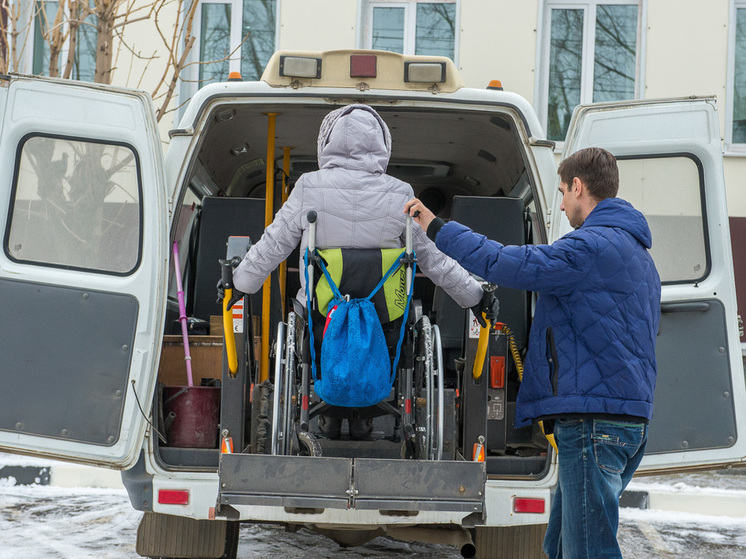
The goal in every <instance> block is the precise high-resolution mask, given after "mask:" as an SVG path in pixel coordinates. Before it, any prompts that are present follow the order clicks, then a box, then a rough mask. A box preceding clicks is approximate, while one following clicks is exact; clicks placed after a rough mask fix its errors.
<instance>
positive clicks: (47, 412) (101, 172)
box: [0, 76, 168, 469]
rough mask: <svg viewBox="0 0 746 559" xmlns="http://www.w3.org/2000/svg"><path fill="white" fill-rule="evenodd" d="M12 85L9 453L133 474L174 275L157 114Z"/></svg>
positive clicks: (71, 92)
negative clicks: (169, 268)
mask: <svg viewBox="0 0 746 559" xmlns="http://www.w3.org/2000/svg"><path fill="white" fill-rule="evenodd" d="M3 85H4V86H5V87H4V88H3V91H4V95H3V98H5V111H4V120H3V126H2V131H1V133H2V137H1V139H0V157H1V158H2V168H3V169H5V170H6V172H5V173H4V174H3V176H2V178H1V179H0V193H1V194H0V230H2V231H3V233H4V237H3V250H2V251H1V252H0V289H1V290H2V296H3V299H4V301H3V306H4V308H6V307H8V306H9V307H10V308H12V309H14V310H13V312H6V313H4V316H5V320H4V321H3V325H2V335H0V348H1V349H0V352H1V353H2V354H3V356H4V357H3V359H4V364H5V365H7V368H4V380H5V382H6V384H7V387H12V389H7V390H4V391H3V392H2V395H1V396H0V409H2V410H3V412H2V417H0V449H2V450H3V451H8V452H20V453H24V454H30V455H35V456H48V457H50V458H55V459H60V460H69V461H74V462H80V463H86V464H93V465H98V466H106V467H111V468H118V469H121V468H127V467H130V466H131V465H132V464H134V462H135V461H136V459H137V457H138V454H139V452H140V449H141V447H142V443H143V436H144V432H145V426H146V419H145V415H144V414H147V413H148V412H149V409H150V404H151V401H152V395H153V389H154V386H155V374H156V370H157V364H158V358H159V352H158V350H157V349H159V348H158V346H159V344H158V341H159V340H160V337H161V330H162V327H163V325H162V323H163V309H164V303H165V297H164V294H165V284H166V281H167V278H168V276H167V273H166V272H167V270H166V267H167V264H168V252H167V249H166V246H167V238H168V237H167V229H166V220H165V219H164V216H165V215H166V211H165V181H164V178H163V161H162V151H161V147H160V140H159V138H158V134H157V126H156V122H155V119H154V117H153V114H154V112H153V108H152V103H151V101H150V98H149V96H148V95H147V94H145V93H142V92H136V91H130V90H125V89H120V88H114V87H107V86H101V85H97V84H82V83H80V82H73V81H68V80H54V79H48V78H46V79H45V78H36V77H23V76H13V77H11V78H10V79H9V81H8V82H6V83H4V84H3ZM138 399H139V402H138ZM138 406H140V407H141V408H142V411H140V409H138Z"/></svg>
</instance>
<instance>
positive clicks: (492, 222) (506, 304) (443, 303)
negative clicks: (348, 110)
mask: <svg viewBox="0 0 746 559" xmlns="http://www.w3.org/2000/svg"><path fill="white" fill-rule="evenodd" d="M523 215H524V214H523V201H522V200H521V199H520V198H505V197H502V198H495V197H486V196H456V197H455V198H454V199H453V211H452V212H451V219H453V220H454V221H458V222H459V223H461V224H463V225H466V226H467V227H470V228H471V229H473V230H474V231H476V232H477V233H480V234H482V235H485V236H486V237H487V238H489V239H491V240H494V241H498V242H500V243H503V244H511V245H522V244H524V243H525V242H526V241H525V239H526V229H525V223H524V218H523ZM496 294H497V297H498V299H499V300H500V314H499V315H498V317H497V319H498V321H500V322H504V323H506V324H507V325H508V327H509V328H510V329H511V330H512V331H513V333H514V334H515V339H516V344H517V345H518V349H519V350H522V349H523V348H525V347H526V341H527V336H528V299H527V296H526V292H525V291H520V290H518V289H508V288H505V287H498V288H497V291H496ZM435 300H436V302H435V305H436V306H437V308H438V314H439V316H438V319H437V320H438V327H439V328H440V332H441V336H442V338H443V344H444V347H453V346H454V344H455V343H457V342H458V345H459V346H460V343H461V338H462V336H463V325H464V321H465V320H466V317H465V313H466V311H465V310H464V309H462V308H461V307H459V306H458V305H457V304H456V302H455V301H453V299H451V298H450V297H448V296H445V294H444V293H443V291H442V290H441V289H437V290H436V295H435Z"/></svg>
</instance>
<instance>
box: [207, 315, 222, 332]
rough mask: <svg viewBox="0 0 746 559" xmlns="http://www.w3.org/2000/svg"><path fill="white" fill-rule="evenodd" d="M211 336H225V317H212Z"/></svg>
mask: <svg viewBox="0 0 746 559" xmlns="http://www.w3.org/2000/svg"><path fill="white" fill-rule="evenodd" d="M210 335H211V336H221V337H222V335H223V316H222V315H217V316H215V315H213V316H211V317H210Z"/></svg>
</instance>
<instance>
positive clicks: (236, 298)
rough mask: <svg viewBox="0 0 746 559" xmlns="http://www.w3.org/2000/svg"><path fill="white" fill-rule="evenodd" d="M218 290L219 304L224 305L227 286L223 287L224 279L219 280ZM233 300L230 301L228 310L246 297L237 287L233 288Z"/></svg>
mask: <svg viewBox="0 0 746 559" xmlns="http://www.w3.org/2000/svg"><path fill="white" fill-rule="evenodd" d="M216 287H217V290H218V303H220V304H221V305H222V303H223V299H225V286H224V285H223V280H222V278H221V279H220V280H218V285H217V286H216ZM231 295H232V296H231V300H230V301H228V310H230V309H232V308H233V305H235V304H236V303H237V302H238V301H240V300H241V299H243V298H244V296H245V295H246V294H245V293H243V292H242V291H239V290H238V289H236V288H235V287H234V288H233V293H232V294H231Z"/></svg>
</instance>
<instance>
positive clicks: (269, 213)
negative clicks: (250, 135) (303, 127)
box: [259, 113, 279, 382]
mask: <svg viewBox="0 0 746 559" xmlns="http://www.w3.org/2000/svg"><path fill="white" fill-rule="evenodd" d="M277 114H278V113H267V172H266V174H265V180H266V182H265V188H264V190H265V193H264V195H265V198H264V228H265V229H266V228H267V227H268V226H269V224H270V223H272V219H274V212H273V208H274V203H273V201H274V197H275V118H276V117H277ZM271 280H272V275H271V274H270V276H269V277H268V278H267V279H266V280H265V281H264V286H263V288H262V362H261V368H260V371H259V382H264V381H265V380H267V379H268V378H269V337H270V335H271V332H270V331H269V328H270V326H269V314H270V312H269V306H270V301H271V299H270V286H271V284H272V281H271ZM278 359H279V357H278Z"/></svg>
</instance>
